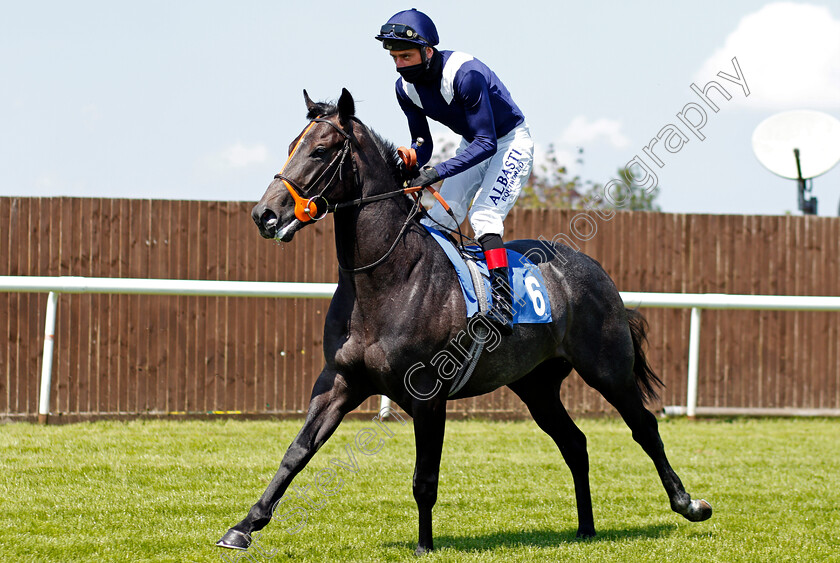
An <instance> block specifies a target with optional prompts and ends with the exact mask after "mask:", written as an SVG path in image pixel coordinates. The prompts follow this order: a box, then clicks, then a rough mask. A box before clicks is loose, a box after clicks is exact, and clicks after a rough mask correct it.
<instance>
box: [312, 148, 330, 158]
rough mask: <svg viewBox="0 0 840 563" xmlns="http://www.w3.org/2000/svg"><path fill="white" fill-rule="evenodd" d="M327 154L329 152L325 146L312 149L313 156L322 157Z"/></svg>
mask: <svg viewBox="0 0 840 563" xmlns="http://www.w3.org/2000/svg"><path fill="white" fill-rule="evenodd" d="M325 154H327V149H326V148H324V147H315V150H314V151H312V156H313V157H315V158H321V157H322V156H324V155H325Z"/></svg>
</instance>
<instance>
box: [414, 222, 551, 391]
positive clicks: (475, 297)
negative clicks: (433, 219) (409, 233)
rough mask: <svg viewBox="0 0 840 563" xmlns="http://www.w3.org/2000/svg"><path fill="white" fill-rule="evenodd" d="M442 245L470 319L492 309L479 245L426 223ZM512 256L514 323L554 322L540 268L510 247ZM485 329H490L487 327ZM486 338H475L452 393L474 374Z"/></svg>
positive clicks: (485, 265) (509, 255)
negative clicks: (468, 243) (457, 241)
mask: <svg viewBox="0 0 840 563" xmlns="http://www.w3.org/2000/svg"><path fill="white" fill-rule="evenodd" d="M423 226H424V227H426V230H428V231H429V233H430V234H431V235H432V237H433V238H434V239H435V241H436V242H437V243H438V244H439V245H440V247H441V248H442V249H443V251H444V252H445V253H446V256H447V257H448V258H449V261H450V262H451V263H452V266H453V267H454V268H455V273H456V274H457V276H458V282H459V283H460V285H461V293H462V294H463V296H464V303H465V304H466V307H467V318H472V317H473V316H475V315H477V314H479V313H485V312H486V311H489V310H490V308H491V307H492V306H493V295H492V292H491V291H490V274H489V270H488V269H487V264H486V263H485V262H484V259H483V253H482V251H481V247H479V246H465V247H461V246H458V245H456V244H455V243H454V242H453V241H452V240H451V239H450V238H449V237H447V236H446V235H444V234H442V233H441V232H440V231H438V230H437V229H435V228H433V227H429V226H428V225H423ZM506 251H507V255H508V283H509V284H510V287H511V289H512V290H513V299H512V302H513V324H522V323H549V322H551V303H550V302H549V300H548V293H547V292H546V290H545V282H544V280H543V277H542V274H541V273H540V271H539V268H537V266H536V265H535V264H534V263H533V262H531V261H530V260H529V259H528V258H527V257H525V256H523V255H522V254H519V253H518V252H515V251H513V250H510V249H506ZM484 330H489V329H487V328H484ZM488 336H489V335H488ZM486 342H487V340H486V339H482V338H481V337H478V338H474V339H473V341H472V344H471V345H470V348H469V351H468V353H467V356H466V358H464V362H463V363H462V364H461V367H460V369H459V370H458V373H457V374H455V376H454V377H453V382H452V387H451V388H450V391H449V396H450V397H452V396H453V395H455V394H456V393H457V392H458V391H460V390H461V389H462V388H463V387H464V385H466V383H467V381H469V379H470V377H471V376H472V373H473V370H474V369H475V366H476V364H477V363H478V359H479V358H480V357H481V353H482V351H483V350H484V344H485V343H486Z"/></svg>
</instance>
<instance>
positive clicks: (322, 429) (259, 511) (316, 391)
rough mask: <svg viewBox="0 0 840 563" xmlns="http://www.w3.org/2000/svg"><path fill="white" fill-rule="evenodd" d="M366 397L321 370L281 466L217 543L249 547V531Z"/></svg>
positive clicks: (334, 374) (261, 522)
mask: <svg viewBox="0 0 840 563" xmlns="http://www.w3.org/2000/svg"><path fill="white" fill-rule="evenodd" d="M367 397H368V395H365V394H364V393H361V392H359V390H357V389H353V387H352V386H351V385H349V384H348V382H347V381H346V380H345V379H344V378H343V377H342V376H341V375H340V374H338V373H337V372H335V371H331V370H327V369H325V370H324V371H322V372H321V375H319V376H318V379H317V381H316V382H315V386H314V388H313V389H312V398H311V399H310V401H309V410H308V412H307V415H306V421H305V422H304V424H303V427H302V428H301V429H300V432H298V435H297V436H296V437H295V439H294V441H293V442H292V445H291V446H289V449H288V450H286V453H285V455H283V461H282V462H281V463H280V468H279V469H278V470H277V473H276V474H275V475H274V478H273V479H272V480H271V483H269V485H268V488H266V490H265V492H264V493H263V495H262V496H261V497H260V500H258V501H257V503H256V504H255V505H254V506H252V507H251V510H250V511H249V512H248V515H247V516H246V517H245V519H243V520H242V521H241V522H239V523H238V524H236V525H235V526H233V527H232V528H231V529H230V530H228V531H227V533H226V534H225V535H224V536H223V537H222V539H220V540H219V541H218V542H216V545H217V546H219V547H227V548H231V549H248V547H249V546H250V545H251V534H252V533H253V532H256V531H257V530H261V529H263V528H264V527H265V526H266V524H268V523H269V521H270V520H271V517H272V515H273V511H274V509H275V507H276V506H277V503H278V502H279V501H280V499H281V498H282V496H283V493H285V492H286V489H287V488H288V487H289V484H290V483H291V482H292V479H294V477H295V475H297V474H298V473H300V471H301V470H302V469H303V468H304V467H305V466H306V464H307V463H308V462H309V460H310V459H312V456H314V455H315V452H317V451H318V449H319V448H320V447H321V446H322V445H323V444H324V442H326V441H327V439H328V438H329V437H330V436H331V435H332V433H333V432H334V431H335V429H336V428H337V427H338V425H339V423H340V422H341V420H342V418H344V415H345V414H347V413H348V412H350V411H351V410H353V409H354V408H356V407H357V406H359V405H360V404H361V403H362V401H364V400H365V399H366V398H367Z"/></svg>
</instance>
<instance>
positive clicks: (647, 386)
mask: <svg viewBox="0 0 840 563" xmlns="http://www.w3.org/2000/svg"><path fill="white" fill-rule="evenodd" d="M627 322H628V324H629V325H630V335H631V336H632V337H633V356H634V358H633V375H635V376H636V386H637V387H638V388H639V393H641V395H642V399H643V400H644V401H645V402H646V403H649V402H651V401H656V400H658V399H659V393H657V389H659V388H662V387H664V386H665V385H664V384H663V383H662V380H661V379H659V377H658V376H657V375H656V373H654V371H653V369H652V368H651V367H650V364H649V363H648V361H647V357H646V356H645V350H644V345H645V344H646V343H647V331H648V322H647V320H646V319H645V318H644V317H643V316H642V314H641V313H640V312H639V311H638V309H627Z"/></svg>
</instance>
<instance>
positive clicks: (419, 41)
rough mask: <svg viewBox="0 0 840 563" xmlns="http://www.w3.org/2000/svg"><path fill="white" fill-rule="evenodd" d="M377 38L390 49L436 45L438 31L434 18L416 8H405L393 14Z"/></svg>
mask: <svg viewBox="0 0 840 563" xmlns="http://www.w3.org/2000/svg"><path fill="white" fill-rule="evenodd" d="M376 39H378V40H379V41H382V46H383V47H384V48H385V49H387V50H388V51H400V50H404V49H416V48H417V47H434V46H435V45H437V44H438V42H439V39H438V33H437V28H436V27H435V23H434V22H433V21H432V18H430V17H429V16H427V15H426V14H424V13H423V12H420V11H418V10H417V9H416V8H412V9H410V10H403V11H402V12H398V13H396V14H394V15H393V16H391V19H389V20H388V21H387V22H386V23H385V25H383V26H382V28H381V29H380V30H379V35H377V36H376Z"/></svg>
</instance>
